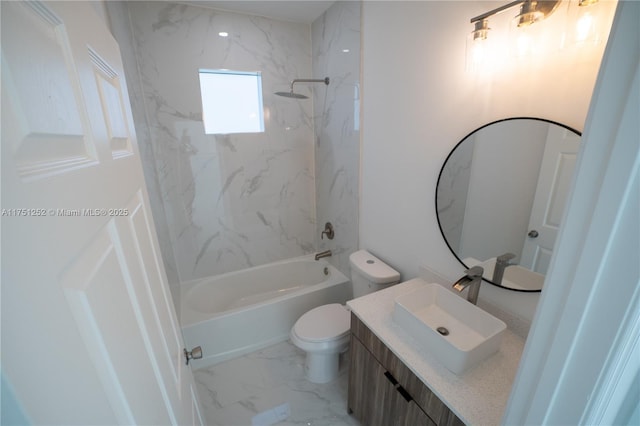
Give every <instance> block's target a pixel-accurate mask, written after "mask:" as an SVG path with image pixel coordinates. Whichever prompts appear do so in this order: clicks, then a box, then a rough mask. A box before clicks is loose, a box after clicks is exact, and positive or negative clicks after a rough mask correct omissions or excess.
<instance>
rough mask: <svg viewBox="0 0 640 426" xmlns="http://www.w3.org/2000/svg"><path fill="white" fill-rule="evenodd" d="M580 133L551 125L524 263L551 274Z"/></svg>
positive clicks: (526, 239)
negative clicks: (552, 258)
mask: <svg viewBox="0 0 640 426" xmlns="http://www.w3.org/2000/svg"><path fill="white" fill-rule="evenodd" d="M579 148H580V136H578V135H577V134H575V133H573V132H572V131H570V130H567V129H564V128H562V127H560V126H549V131H548V133H547V141H546V144H545V148H544V153H543V155H542V164H541V165H540V175H539V177H538V186H537V188H536V195H535V197H534V199H533V206H532V208H531V216H530V218H529V234H528V235H527V236H525V241H524V245H523V248H522V258H521V259H520V264H521V265H523V266H525V267H527V268H529V269H531V270H532V271H535V272H539V273H541V274H546V273H547V268H548V267H549V262H550V261H551V254H552V253H553V246H554V244H555V241H556V236H557V235H558V229H559V228H560V222H561V220H562V215H563V214H564V208H565V204H566V202H567V197H568V195H569V189H570V187H571V181H572V179H573V172H574V169H575V164H576V158H577V156H578V149H579Z"/></svg>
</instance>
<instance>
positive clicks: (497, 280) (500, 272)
mask: <svg viewBox="0 0 640 426" xmlns="http://www.w3.org/2000/svg"><path fill="white" fill-rule="evenodd" d="M515 257H516V255H515V254H513V253H505V254H503V255H500V256H498V257H497V258H496V264H495V266H494V267H493V278H491V281H493V283H494V284H498V285H501V284H502V277H504V270H505V269H507V266H511V265H515V263H510V262H509V261H510V260H511V259H515Z"/></svg>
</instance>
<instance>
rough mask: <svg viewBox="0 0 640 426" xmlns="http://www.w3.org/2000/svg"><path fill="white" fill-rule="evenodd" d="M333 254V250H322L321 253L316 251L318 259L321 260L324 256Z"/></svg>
mask: <svg viewBox="0 0 640 426" xmlns="http://www.w3.org/2000/svg"><path fill="white" fill-rule="evenodd" d="M329 256H331V250H325V251H321V252H320V253H316V260H320V259H322V258H323V257H329Z"/></svg>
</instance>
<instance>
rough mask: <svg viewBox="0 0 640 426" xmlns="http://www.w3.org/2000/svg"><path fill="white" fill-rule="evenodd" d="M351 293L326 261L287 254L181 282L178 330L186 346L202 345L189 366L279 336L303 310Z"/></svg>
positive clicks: (346, 282) (279, 338)
mask: <svg viewBox="0 0 640 426" xmlns="http://www.w3.org/2000/svg"><path fill="white" fill-rule="evenodd" d="M352 295H353V292H352V290H351V283H350V281H349V279H348V278H347V277H346V276H345V275H344V274H342V273H341V272H340V271H338V270H337V269H336V268H334V267H333V266H331V265H330V264H329V263H328V262H326V261H325V260H323V259H321V260H319V261H316V260H314V259H313V255H309V256H302V257H297V258H293V259H287V260H284V261H280V262H275V263H270V264H268V265H262V266H256V267H253V268H249V269H245V270H242V271H237V272H231V273H228V274H223V275H218V276H215V277H209V278H203V279H198V280H194V281H190V282H188V283H185V284H184V285H183V286H182V298H181V300H182V306H181V311H182V312H181V315H182V317H181V320H182V321H181V324H182V333H183V336H184V340H185V344H186V346H187V348H188V349H189V350H191V348H193V347H195V346H202V352H203V355H204V357H203V359H202V360H198V361H194V364H193V365H194V368H200V367H206V366H209V365H213V364H215V363H218V362H221V361H224V360H227V359H230V358H234V357H237V356H240V355H244V354H246V353H249V352H253V351H255V350H258V349H261V348H263V347H266V346H269V345H272V344H274V343H277V342H281V341H284V340H286V339H287V338H288V336H289V330H291V327H293V324H294V323H295V322H296V321H297V320H298V318H300V316H301V315H302V314H303V313H305V312H307V311H309V310H310V309H312V308H315V307H316V306H320V305H324V304H327V303H343V304H344V303H345V302H346V301H347V300H349V299H351V298H352Z"/></svg>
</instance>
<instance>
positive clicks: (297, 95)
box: [275, 77, 329, 99]
mask: <svg viewBox="0 0 640 426" xmlns="http://www.w3.org/2000/svg"><path fill="white" fill-rule="evenodd" d="M296 83H324V84H326V85H327V86H328V85H329V77H325V78H323V79H307V78H298V79H295V80H293V81H292V82H291V90H290V91H289V92H276V93H275V94H276V95H278V96H283V97H285V98H292V99H309V97H308V96H305V95H301V94H300V93H295V92H294V91H293V85H294V84H296Z"/></svg>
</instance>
